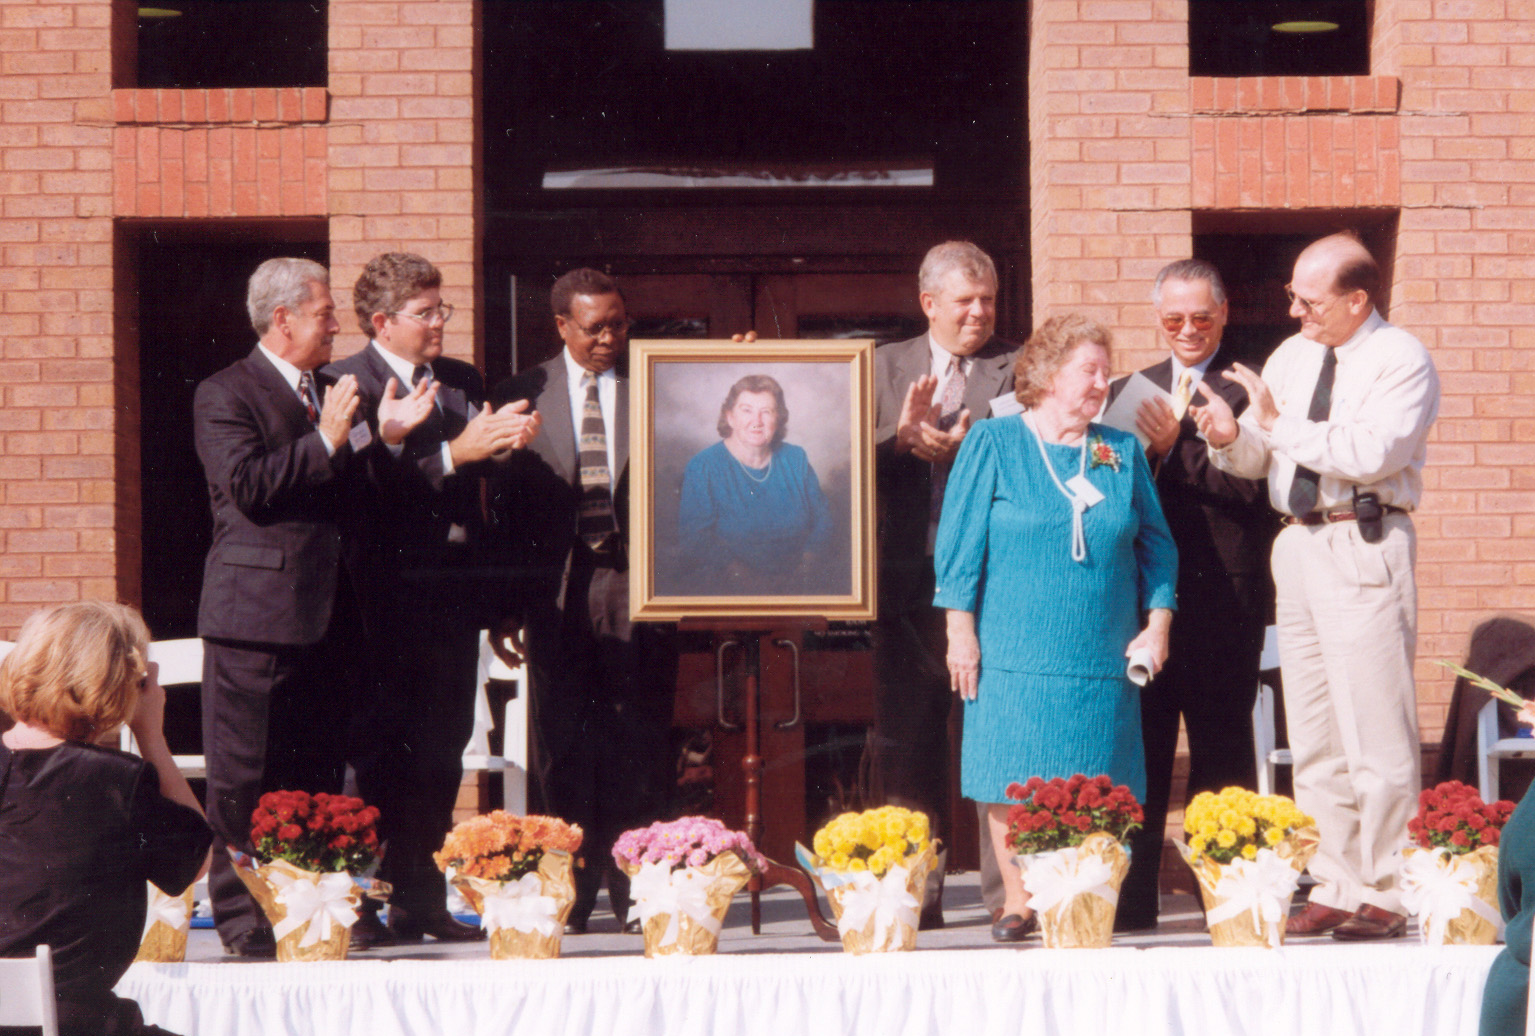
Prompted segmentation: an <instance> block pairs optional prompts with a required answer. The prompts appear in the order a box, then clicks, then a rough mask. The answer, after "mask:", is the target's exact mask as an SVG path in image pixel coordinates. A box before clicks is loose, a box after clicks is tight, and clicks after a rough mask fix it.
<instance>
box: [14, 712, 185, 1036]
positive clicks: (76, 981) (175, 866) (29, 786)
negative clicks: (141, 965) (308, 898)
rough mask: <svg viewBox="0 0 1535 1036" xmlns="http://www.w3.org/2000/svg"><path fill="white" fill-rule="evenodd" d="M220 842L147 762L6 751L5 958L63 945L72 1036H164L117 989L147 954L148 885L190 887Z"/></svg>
mask: <svg viewBox="0 0 1535 1036" xmlns="http://www.w3.org/2000/svg"><path fill="white" fill-rule="evenodd" d="M211 841H212V833H211V832H210V831H209V830H208V825H207V824H206V823H204V822H203V818H202V817H201V816H200V815H198V813H197V811H196V810H194V809H190V808H188V807H187V806H183V805H181V804H180V803H177V802H172V801H170V800H169V799H167V798H165V797H164V796H162V795H161V794H160V781H159V777H158V775H157V774H156V772H155V769H154V767H153V766H151V765H150V764H148V763H146V762H145V761H144V760H142V759H140V758H138V757H137V756H132V755H128V754H126V753H124V752H118V751H116V750H114V749H110V748H100V747H97V746H94V745H80V744H74V743H71V742H65V743H64V744H61V745H56V746H54V747H52V748H35V749H32V748H29V749H20V750H12V749H9V748H7V747H5V745H3V744H0V957H30V956H32V954H33V953H34V952H35V951H36V948H37V947H38V946H39V945H41V944H44V943H46V944H47V945H48V946H50V947H51V948H52V952H53V969H54V988H55V992H56V993H57V996H58V1000H59V1024H60V1028H61V1029H62V1030H63V1032H64V1033H65V1034H66V1036H74V1034H76V1033H80V1034H84V1033H91V1034H100V1036H119V1034H131V1033H139V1032H159V1031H161V1030H158V1029H155V1028H152V1027H146V1026H144V1024H143V1022H142V1020H141V1018H140V1015H139V1011H138V1005H137V1004H135V1003H133V1002H132V1001H131V1000H123V999H120V998H119V997H117V996H115V995H114V994H113V993H112V987H113V986H115V985H116V984H117V981H118V980H119V979H120V978H122V976H123V972H125V971H127V970H128V965H130V964H132V963H133V958H134V955H135V954H136V953H137V952H138V946H139V941H140V938H141V936H142V933H143V929H144V915H145V910H146V903H147V898H148V897H147V894H146V890H145V888H144V882H145V881H152V882H154V883H155V884H156V885H157V886H159V888H160V889H162V890H163V891H165V892H166V893H168V894H170V895H176V894H178V893H180V892H182V891H184V890H185V889H186V887H187V886H188V885H189V884H191V883H192V881H193V879H194V878H196V877H197V872H198V870H199V868H200V867H201V866H202V860H203V855H204V854H205V853H206V852H207V851H208V845H209V843H210V842H211ZM3 1031H4V1030H0V1032H3Z"/></svg>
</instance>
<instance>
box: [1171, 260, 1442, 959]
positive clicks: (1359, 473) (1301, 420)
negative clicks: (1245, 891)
mask: <svg viewBox="0 0 1535 1036" xmlns="http://www.w3.org/2000/svg"><path fill="white" fill-rule="evenodd" d="M1285 290H1286V292H1287V293H1288V294H1289V297H1290V315H1291V316H1293V317H1296V318H1298V319H1299V320H1300V322H1301V327H1300V333H1299V334H1297V335H1294V336H1292V337H1290V338H1287V339H1285V341H1284V342H1282V343H1281V344H1280V346H1279V348H1278V349H1276V350H1275V352H1274V355H1273V356H1271V357H1270V358H1269V360H1268V362H1267V363H1266V364H1264V367H1263V374H1262V376H1261V377H1260V376H1259V375H1258V374H1257V373H1255V372H1253V371H1252V370H1250V369H1248V368H1246V367H1244V366H1242V365H1240V364H1238V365H1236V366H1235V367H1233V369H1232V370H1231V371H1230V372H1229V373H1228V375H1227V376H1228V377H1229V378H1231V379H1233V380H1235V381H1236V382H1237V383H1239V384H1240V385H1241V386H1242V387H1243V388H1244V389H1246V390H1247V396H1248V399H1249V400H1250V401H1251V402H1250V404H1249V405H1248V408H1247V411H1246V412H1245V413H1243V414H1242V416H1241V419H1240V420H1237V418H1236V417H1235V416H1234V415H1233V413H1232V409H1231V407H1230V406H1229V405H1228V404H1227V403H1226V402H1225V400H1224V399H1222V398H1221V397H1220V396H1218V395H1216V394H1212V393H1210V392H1208V391H1204V390H1202V391H1201V396H1203V397H1204V403H1203V405H1201V406H1197V407H1195V408H1194V409H1195V420H1196V422H1197V424H1198V426H1199V430H1200V433H1201V434H1202V435H1204V437H1205V439H1206V441H1207V442H1209V444H1210V458H1211V460H1212V461H1213V462H1214V464H1215V465H1216V466H1217V467H1219V468H1221V469H1222V470H1224V471H1229V472H1232V473H1233V474H1237V475H1242V476H1245V477H1249V478H1258V477H1265V476H1266V477H1267V479H1268V487H1269V500H1270V502H1271V503H1272V504H1273V506H1274V508H1275V510H1277V511H1279V512H1280V513H1281V514H1282V515H1284V522H1285V528H1284V529H1283V530H1282V531H1281V532H1280V534H1279V536H1278V538H1277V539H1276V540H1275V541H1274V552H1273V571H1274V583H1275V589H1276V591H1277V602H1276V609H1275V613H1276V620H1277V625H1278V631H1279V663H1280V670H1281V675H1282V676H1283V679H1284V700H1285V714H1286V718H1287V721H1288V726H1289V732H1290V750H1291V752H1292V753H1293V754H1294V757H1295V800H1296V803H1297V805H1299V806H1300V808H1301V809H1303V810H1305V811H1306V812H1307V813H1309V814H1311V815H1312V816H1313V817H1315V818H1316V822H1317V829H1318V831H1319V833H1320V835H1321V844H1320V846H1319V848H1318V851H1317V855H1316V856H1315V857H1314V858H1313V859H1312V861H1311V866H1310V870H1311V874H1312V876H1313V877H1315V878H1316V880H1317V885H1316V887H1315V888H1314V889H1313V890H1312V892H1311V897H1310V902H1309V904H1308V905H1307V907H1306V909H1305V910H1303V911H1302V912H1300V913H1299V914H1296V915H1295V916H1294V917H1291V918H1290V919H1289V923H1288V926H1287V931H1288V932H1289V933H1290V934H1291V935H1319V934H1321V933H1323V932H1328V931H1330V932H1331V933H1332V935H1333V938H1335V939H1342V940H1360V939H1382V938H1392V937H1395V936H1399V935H1401V934H1402V933H1403V931H1404V930H1405V929H1406V922H1407V918H1406V916H1405V913H1404V911H1403V909H1402V903H1401V895H1400V892H1399V890H1398V888H1397V883H1396V873H1397V868H1398V867H1399V866H1400V864H1401V850H1402V846H1403V844H1404V843H1405V842H1406V830H1407V821H1408V820H1409V819H1410V818H1411V817H1412V815H1413V811H1414V810H1415V809H1416V806H1417V794H1418V788H1419V781H1420V776H1419V751H1420V749H1419V743H1418V716H1417V699H1416V693H1415V686H1414V683H1413V658H1414V653H1415V649H1416V645H1417V588H1416V585H1415V583H1414V578H1413V562H1414V557H1415V554H1416V539H1415V535H1414V531H1413V523H1412V511H1414V510H1415V509H1416V508H1417V506H1418V502H1419V500H1420V499H1421V498H1422V495H1423V462H1424V459H1425V456H1426V454H1427V440H1428V431H1429V428H1430V427H1431V426H1432V425H1433V423H1434V418H1435V416H1437V414H1438V411H1439V376H1438V374H1437V372H1436V371H1435V370H1434V363H1433V360H1432V359H1431V358H1430V357H1429V354H1428V350H1427V349H1425V348H1424V347H1423V344H1422V343H1421V342H1419V341H1418V340H1417V339H1416V338H1414V337H1413V336H1412V335H1410V334H1408V333H1407V332H1406V331H1403V330H1401V329H1400V328H1396V327H1393V326H1391V325H1390V324H1388V323H1387V322H1386V321H1385V320H1384V319H1383V318H1382V317H1381V315H1380V313H1379V312H1378V311H1377V310H1376V301H1377V298H1378V296H1379V294H1380V270H1379V267H1378V266H1377V265H1376V263H1375V260H1374V258H1373V257H1372V256H1371V255H1370V253H1369V252H1368V251H1367V250H1366V249H1365V247H1364V246H1363V245H1362V244H1361V243H1360V242H1359V240H1358V239H1357V238H1354V237H1352V236H1350V235H1346V234H1334V235H1332V236H1330V237H1325V238H1322V239H1321V240H1320V241H1316V242H1313V243H1312V244H1311V245H1309V246H1307V248H1306V249H1305V250H1304V251H1303V252H1301V254H1300V257H1299V258H1298V259H1296V261H1295V272H1294V275H1293V278H1292V279H1291V282H1290V284H1288V285H1286V288H1285Z"/></svg>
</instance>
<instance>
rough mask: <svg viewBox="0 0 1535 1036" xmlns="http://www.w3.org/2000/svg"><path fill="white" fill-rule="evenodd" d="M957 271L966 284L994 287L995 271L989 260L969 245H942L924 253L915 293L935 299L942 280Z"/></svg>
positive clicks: (948, 242)
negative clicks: (968, 282) (932, 296)
mask: <svg viewBox="0 0 1535 1036" xmlns="http://www.w3.org/2000/svg"><path fill="white" fill-rule="evenodd" d="M955 270H958V271H959V272H960V273H962V274H964V275H965V278H966V279H967V280H972V281H976V282H977V283H980V284H989V285H991V287H992V290H993V291H995V290H996V287H997V267H996V265H995V264H994V263H992V261H991V256H989V255H987V254H986V253H985V252H983V251H981V250H980V249H979V248H977V247H976V246H975V245H973V244H971V243H970V242H969V241H945V242H943V244H940V245H934V246H933V247H932V248H929V249H928V250H927V255H925V256H924V257H923V258H922V268H921V269H920V270H918V271H917V291H919V292H921V293H922V294H923V295H937V294H938V289H939V287H940V286H941V285H942V283H943V279H944V278H945V277H947V276H948V275H949V274H950V273H953V272H954V271H955Z"/></svg>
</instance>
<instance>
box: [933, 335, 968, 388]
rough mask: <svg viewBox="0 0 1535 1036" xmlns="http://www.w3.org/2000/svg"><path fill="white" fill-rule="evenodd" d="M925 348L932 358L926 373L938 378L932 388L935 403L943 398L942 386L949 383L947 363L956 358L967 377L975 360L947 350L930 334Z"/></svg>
mask: <svg viewBox="0 0 1535 1036" xmlns="http://www.w3.org/2000/svg"><path fill="white" fill-rule="evenodd" d="M927 348H928V351H929V353H930V354H931V355H932V358H933V360H932V364H931V365H930V366H929V368H928V373H930V374H932V376H933V377H935V378H937V379H938V387H937V388H935V389H933V402H934V403H936V402H938V401H939V400H940V399H942V398H943V390H944V387H945V386H947V385H948V383H949V364H950V363H952V362H953V361H955V360H958V361H959V369H960V371H961V372H963V373H964V375H965V377H967V378H968V377H969V376H970V368H971V367H972V366H974V365H975V361H974V360H973V359H972V358H971V357H969V356H955V355H954V354H953V353H951V352H949V350H947V349H945V348H944V347H943V346H941V345H939V344H938V343H937V342H935V341H933V336H932V335H928V336H927Z"/></svg>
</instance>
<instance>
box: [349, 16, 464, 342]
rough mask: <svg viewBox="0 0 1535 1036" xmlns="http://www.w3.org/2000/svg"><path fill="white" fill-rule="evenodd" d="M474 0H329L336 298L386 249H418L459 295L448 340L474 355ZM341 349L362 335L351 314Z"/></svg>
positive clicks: (448, 293) (447, 294) (451, 297)
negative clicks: (385, 0) (390, 0)
mask: <svg viewBox="0 0 1535 1036" xmlns="http://www.w3.org/2000/svg"><path fill="white" fill-rule="evenodd" d="M478 17H479V12H478V5H477V4H474V3H471V2H469V0H403V2H398V3H377V2H372V0H331V5H330V92H331V99H332V100H331V112H330V145H329V155H328V166H329V184H328V187H329V192H330V239H331V270H332V281H333V283H334V288H335V294H336V303H337V305H338V306H339V307H341V308H342V309H343V310H346V311H350V300H351V290H350V289H351V285H352V283H353V282H354V281H355V280H356V278H357V274H358V272H359V270H360V269H361V268H362V265H363V264H364V263H366V262H367V261H368V260H369V259H370V258H372V257H373V256H374V255H376V254H378V253H379V252H386V251H391V250H405V251H415V252H420V253H421V254H422V255H424V256H426V257H427V258H428V259H430V260H431V261H432V262H433V263H435V264H436V265H437V266H438V267H439V268H441V270H442V274H443V291H442V293H443V297H444V298H445V299H447V300H448V301H449V302H451V303H453V305H454V306H456V307H457V312H456V314H455V315H454V318H453V323H452V324H450V325H448V333H447V336H446V339H445V343H444V348H445V349H446V351H447V352H448V353H450V354H452V355H457V356H460V357H462V358H465V359H469V360H474V359H475V354H476V349H477V343H478V341H479V337H480V333H481V328H480V318H479V311H480V306H479V297H480V292H481V287H480V284H479V281H478V267H479V258H480V249H479V230H478V225H477V221H476V219H475V215H476V193H475V188H476V184H477V183H478V179H479V161H480V158H479V146H478V138H477V137H476V133H477V128H476V127H477V125H478V122H479V101H478V83H477V75H476V73H477V71H478V69H479V58H478V53H477V46H476V33H475V27H476V19H477V18H478ZM342 326H343V328H344V332H343V337H342V338H341V339H338V341H337V352H338V354H344V353H349V352H353V351H355V350H356V349H357V348H359V347H360V346H361V345H362V344H363V342H362V339H361V337H360V335H359V334H358V332H357V330H356V328H355V326H354V322H353V321H351V320H345V319H344V320H343V322H342Z"/></svg>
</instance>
